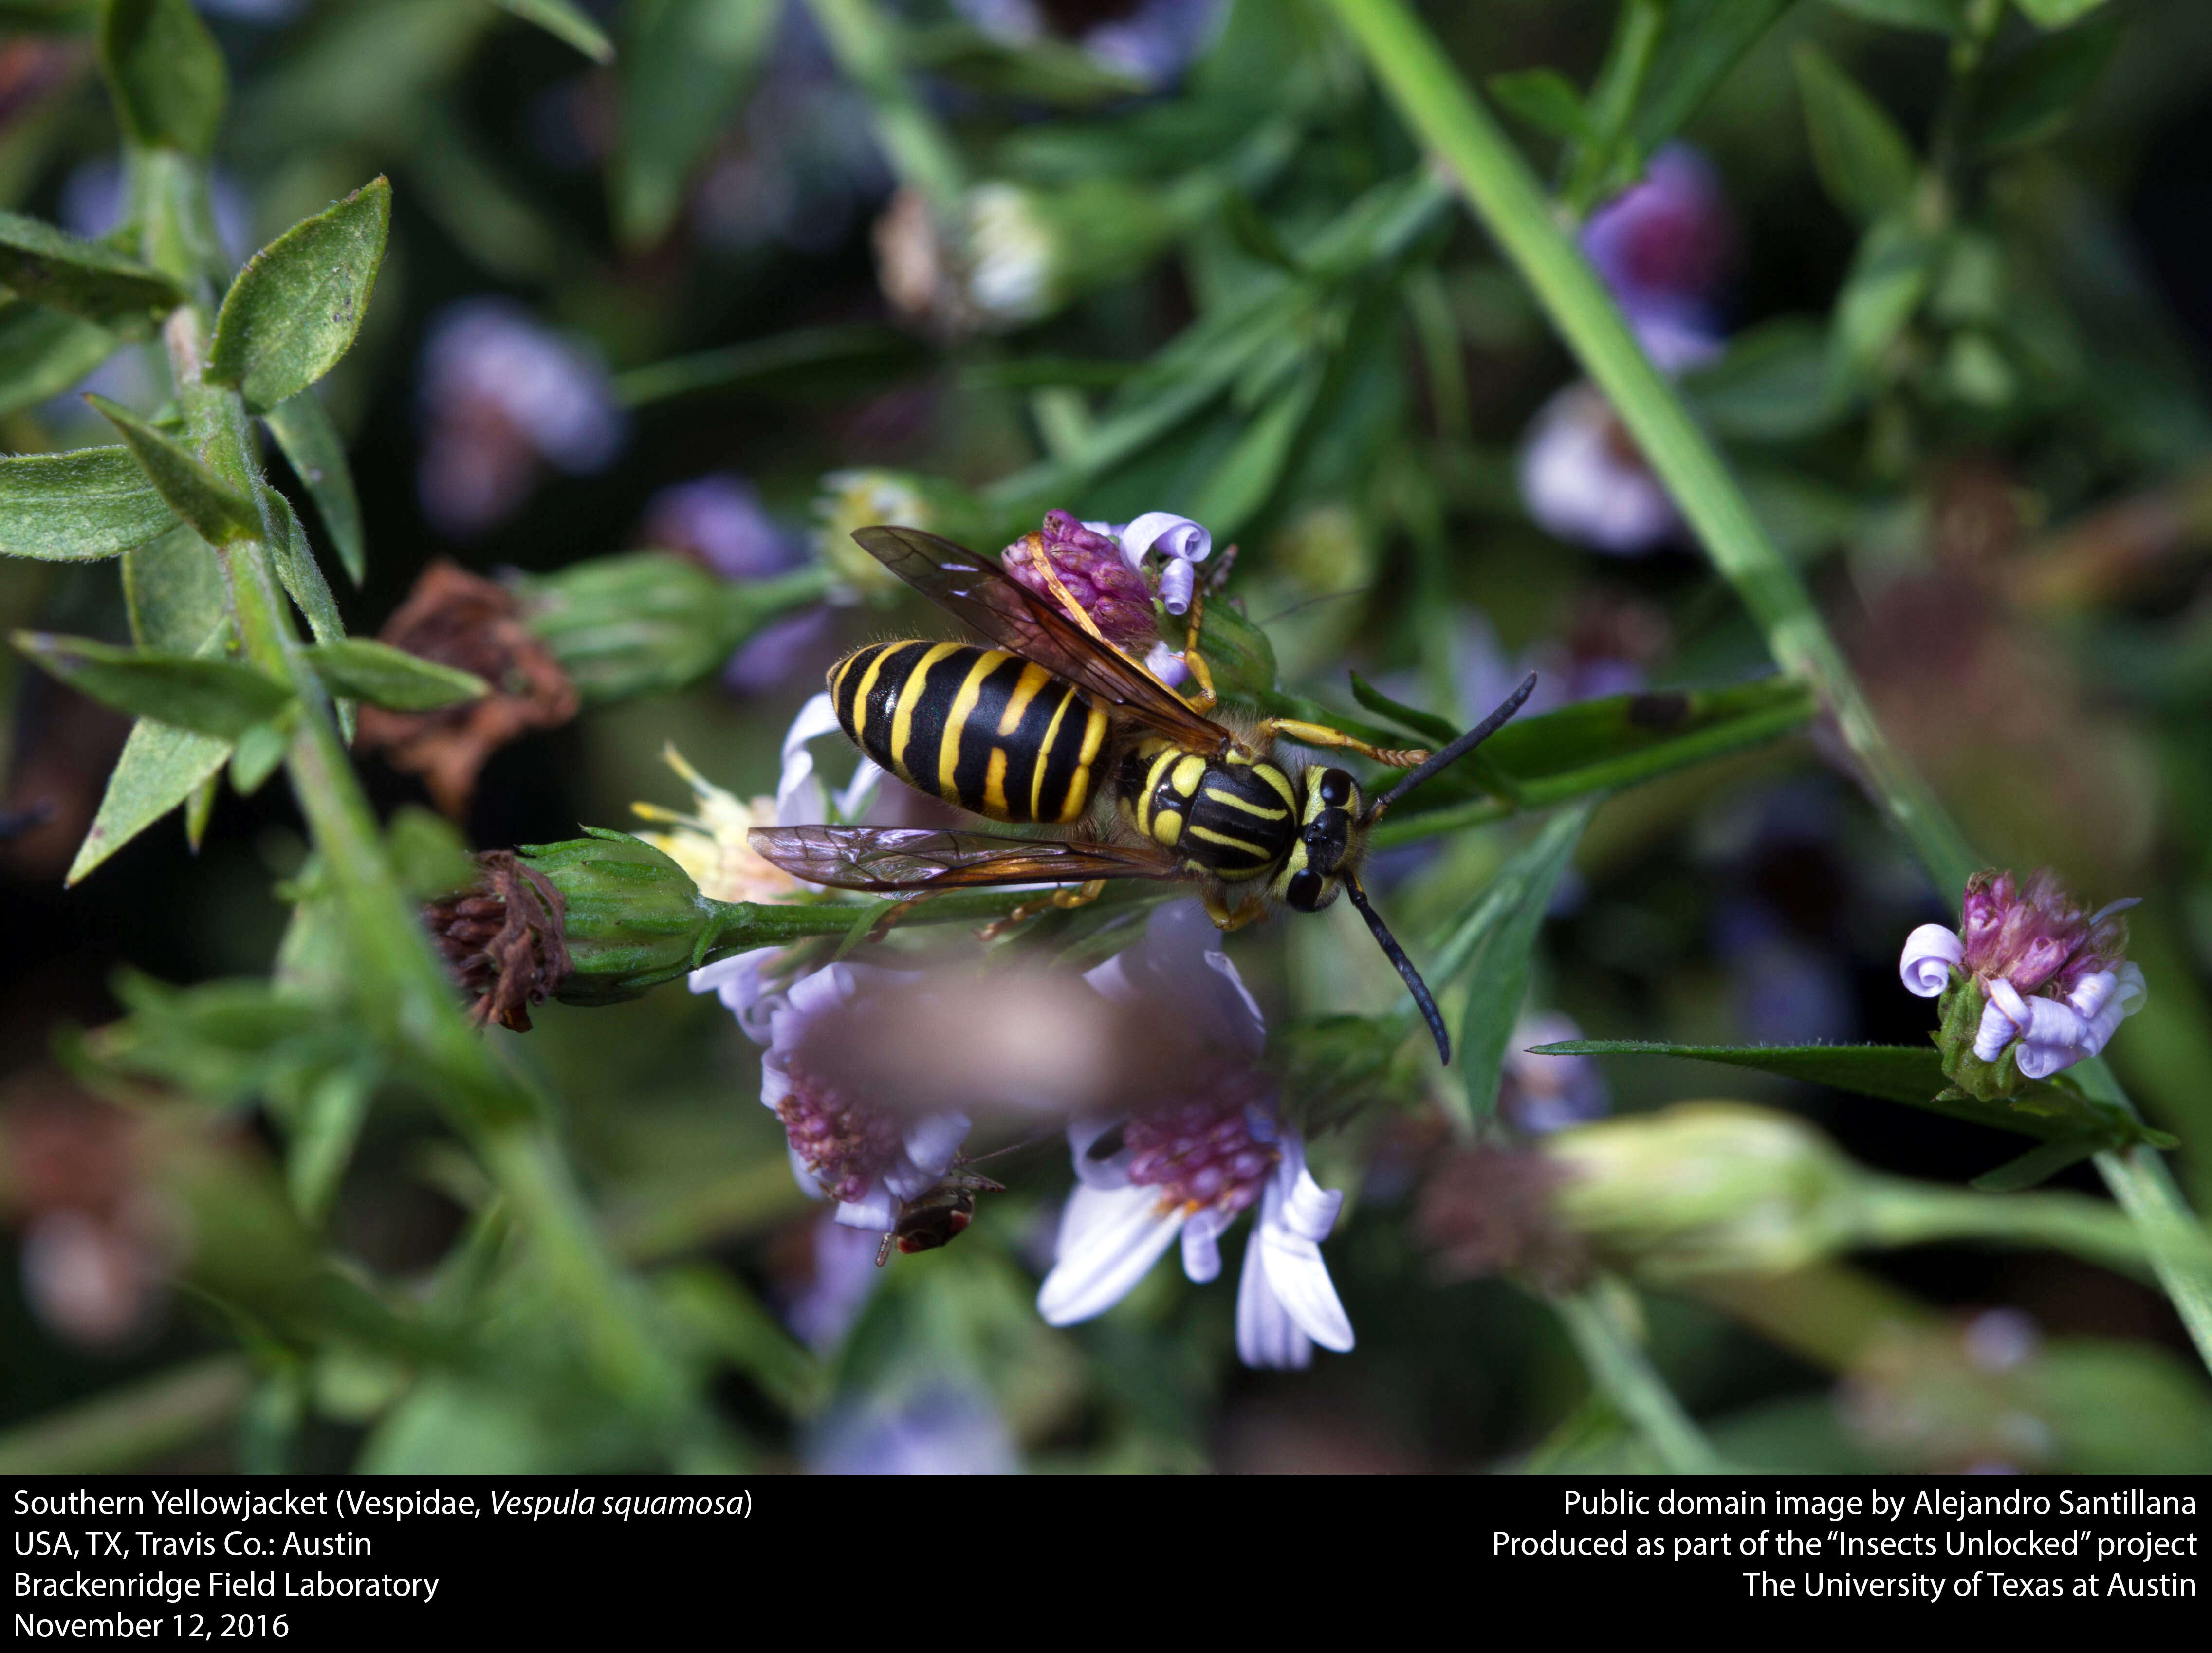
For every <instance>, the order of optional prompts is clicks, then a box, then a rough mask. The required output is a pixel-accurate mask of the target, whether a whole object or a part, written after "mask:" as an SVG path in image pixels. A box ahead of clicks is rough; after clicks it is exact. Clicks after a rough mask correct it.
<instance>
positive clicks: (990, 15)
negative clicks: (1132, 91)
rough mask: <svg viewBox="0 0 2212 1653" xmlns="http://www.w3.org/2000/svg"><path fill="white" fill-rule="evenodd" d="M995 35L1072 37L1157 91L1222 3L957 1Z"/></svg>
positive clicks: (1010, 38)
mask: <svg viewBox="0 0 2212 1653" xmlns="http://www.w3.org/2000/svg"><path fill="white" fill-rule="evenodd" d="M952 4H953V7H954V9H956V10H957V11H958V12H959V13H960V14H961V15H963V16H964V17H966V18H967V19H968V21H969V22H971V23H973V24H975V27H977V28H979V29H981V31H982V32H983V33H986V34H988V35H990V36H991V37H992V38H993V39H994V40H1003V41H1005V42H1006V43H1007V44H1009V45H1012V46H1026V45H1029V44H1030V43H1031V42H1033V41H1035V40H1040V39H1042V37H1044V36H1045V35H1047V34H1055V35H1059V36H1060V37H1062V38H1063V39H1066V40H1072V41H1073V43H1074V44H1075V45H1076V46H1080V47H1081V48H1082V50H1083V51H1084V52H1085V53H1086V54H1088V55H1089V56H1090V57H1091V58H1092V60H1093V61H1095V62H1097V63H1098V64H1101V65H1102V66H1103V67H1104V68H1107V69H1111V70H1115V71H1116V72H1118V73H1120V74H1123V75H1126V76H1128V77H1129V78H1130V79H1131V80H1133V81H1136V82H1139V83H1140V84H1141V85H1143V86H1145V87H1146V88H1149V89H1151V90H1154V91H1158V90H1160V89H1162V88H1165V87H1167V86H1169V85H1170V84H1172V83H1173V82H1174V81H1175V80H1176V77H1177V76H1180V75H1181V74H1182V71H1183V70H1184V69H1185V68H1186V67H1187V66H1188V64H1189V63H1190V61H1191V60H1192V59H1193V58H1195V57H1197V56H1198V54H1199V53H1200V52H1202V51H1203V50H1205V48H1206V43H1207V42H1208V41H1209V40H1211V39H1212V35H1213V30H1214V27H1215V25H1216V23H1217V22H1218V21H1219V19H1220V16H1221V14H1222V11H1223V10H1224V8H1223V6H1222V5H1221V3H1220V0H1122V3H1121V4H1118V5H1113V4H1109V5H1095V4H1094V5H1084V6H1055V5H1054V4H1052V3H1050V0H952Z"/></svg>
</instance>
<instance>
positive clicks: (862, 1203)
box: [837, 1177, 898, 1234]
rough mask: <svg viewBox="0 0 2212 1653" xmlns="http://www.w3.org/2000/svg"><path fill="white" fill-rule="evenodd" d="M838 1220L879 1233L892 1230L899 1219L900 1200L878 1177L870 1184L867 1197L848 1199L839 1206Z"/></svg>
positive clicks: (852, 1226)
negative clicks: (893, 1195) (892, 1195)
mask: <svg viewBox="0 0 2212 1653" xmlns="http://www.w3.org/2000/svg"><path fill="white" fill-rule="evenodd" d="M837 1220H838V1221H839V1222H841V1223H842V1224H844V1225H845V1226H846V1227H847V1228H872V1229H873V1230H875V1231H876V1232H877V1233H878V1234H888V1233H890V1230H891V1225H893V1224H894V1223H896V1222H897V1221H898V1201H897V1200H895V1199H893V1198H892V1197H891V1191H890V1188H886V1187H885V1186H884V1182H883V1180H882V1179H881V1178H880V1177H878V1179H877V1180H876V1181H875V1182H872V1183H870V1184H869V1185H868V1192H867V1194H866V1197H865V1198H862V1199H859V1200H844V1201H842V1202H841V1203H840V1204H839V1206H838V1207H837Z"/></svg>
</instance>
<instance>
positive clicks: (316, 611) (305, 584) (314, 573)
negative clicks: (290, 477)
mask: <svg viewBox="0 0 2212 1653" xmlns="http://www.w3.org/2000/svg"><path fill="white" fill-rule="evenodd" d="M261 497H262V498H263V499H264V501H267V503H268V507H269V514H270V516H272V517H274V518H275V519H276V526H277V530H278V534H277V538H276V543H275V544H272V545H270V548H269V550H270V556H271V559H272V560H273V561H274V562H276V577H277V579H279V580H282V581H283V584H284V589H285V590H286V591H287V592H288V593H290V594H291V598H292V600H293V601H294V602H295V603H297V604H298V605H300V612H301V614H303V615H305V616H306V617H307V628H308V629H309V630H311V631H313V633H314V634H315V641H317V642H319V643H330V642H337V641H339V640H340V639H342V638H343V637H344V635H346V629H345V621H344V619H343V617H341V616H340V615H339V613H338V605H337V599H336V598H334V597H332V596H331V586H330V582H329V581H328V580H325V579H324V578H323V570H322V567H321V565H320V564H319V563H318V562H316V561H315V550H314V547H313V546H312V545H310V544H308V543H307V530H306V529H305V528H302V527H301V526H300V519H299V517H298V515H297V514H295V512H294V511H293V509H292V501H289V500H288V499H286V498H285V497H284V496H283V495H282V494H280V493H278V492H277V491H276V489H273V488H264V489H262V490H261Z"/></svg>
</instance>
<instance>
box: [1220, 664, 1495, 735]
mask: <svg viewBox="0 0 2212 1653" xmlns="http://www.w3.org/2000/svg"><path fill="white" fill-rule="evenodd" d="M1200 647H1204V645H1203V642H1201V644H1200ZM1352 699H1354V700H1356V701H1358V702H1359V703H1360V704H1361V705H1362V706H1364V707H1365V708H1367V709H1368V710H1369V711H1370V712H1372V713H1374V714H1375V715H1376V716H1377V717H1386V718H1389V720H1391V721H1392V722H1394V723H1398V724H1401V725H1403V726H1405V727H1407V728H1408V729H1411V730H1412V731H1413V732H1414V733H1415V734H1417V735H1419V736H1420V737H1421V738H1423V739H1424V740H1433V741H1437V742H1438V743H1440V744H1445V745H1449V744H1450V743H1451V742H1453V741H1455V740H1456V739H1458V738H1459V734H1460V732H1459V730H1458V729H1457V728H1456V727H1455V726H1454V725H1453V723H1452V720H1450V719H1449V718H1441V717H1438V716H1437V714H1435V713H1434V712H1424V711H1421V710H1419V708H1415V707H1412V706H1408V705H1407V704H1406V703H1405V702H1402V701H1395V700H1392V699H1391V698H1390V697H1389V696H1388V695H1386V694H1384V693H1383V691H1382V690H1379V689H1377V688H1376V687H1375V685H1374V684H1370V683H1369V682H1368V681H1367V679H1366V678H1363V677H1361V676H1360V675H1359V674H1358V672H1353V673H1352Z"/></svg>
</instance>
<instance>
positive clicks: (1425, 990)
mask: <svg viewBox="0 0 2212 1653" xmlns="http://www.w3.org/2000/svg"><path fill="white" fill-rule="evenodd" d="M1521 693H1522V696H1523V697H1524V698H1525V697H1526V696H1527V695H1528V684H1522V685H1521ZM1513 703H1514V704H1515V705H1516V706H1517V705H1519V704H1520V702H1519V701H1516V702H1513ZM1344 888H1345V892H1346V894H1347V895H1349V896H1351V897H1352V905H1353V906H1354V907H1357V908H1358V909H1359V916H1360V917H1362V918H1364V919H1365V920H1366V921H1367V927H1368V928H1369V929H1370V930H1372V931H1374V932H1375V939H1376V942H1377V943H1378V944H1380V945H1381V946H1382V949H1383V957H1385V958H1387V959H1389V961H1390V962H1391V963H1393V964H1395V965H1396V966H1397V969H1398V974H1399V975H1400V976H1401V977H1402V978H1404V981H1405V983H1406V990H1407V992H1408V993H1410V994H1413V1002H1414V1003H1415V1004H1417V1005H1419V1006H1420V1007H1421V1014H1422V1015H1423V1016H1424V1017H1425V1018H1427V1020H1428V1024H1429V1032H1430V1033H1431V1035H1432V1036H1434V1037H1435V1039H1436V1042H1437V1059H1438V1060H1441V1061H1442V1062H1443V1065H1444V1066H1445V1067H1450V1066H1451V1035H1449V1033H1447V1032H1445V1031H1444V1018H1443V1012H1441V1011H1439V1010H1438V1009H1437V1001H1436V1000H1434V999H1433V998H1431V997H1430V995H1429V984H1428V983H1427V982H1425V981H1422V980H1421V973H1420V972H1419V970H1417V969H1414V968H1413V960H1412V959H1410V958H1408V957H1406V950H1405V949H1404V948H1403V947H1401V946H1400V945H1398V938H1397V937H1395V936H1394V935H1392V934H1391V933H1390V927H1389V925H1387V924H1385V923H1384V922H1383V915H1382V914H1380V913H1378V912H1376V910H1375V909H1374V908H1373V907H1372V906H1370V905H1369V903H1368V900H1367V892H1366V891H1365V890H1362V889H1361V888H1360V887H1359V880H1358V879H1357V878H1346V879H1345V881H1344Z"/></svg>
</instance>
